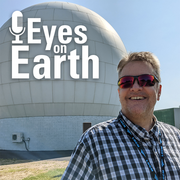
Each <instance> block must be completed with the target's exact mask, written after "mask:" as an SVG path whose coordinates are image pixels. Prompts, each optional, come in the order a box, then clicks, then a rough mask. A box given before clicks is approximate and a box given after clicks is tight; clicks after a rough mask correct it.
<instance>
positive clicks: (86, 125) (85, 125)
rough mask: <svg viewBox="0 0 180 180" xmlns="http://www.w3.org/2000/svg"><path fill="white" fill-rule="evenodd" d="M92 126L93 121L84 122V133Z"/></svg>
mask: <svg viewBox="0 0 180 180" xmlns="http://www.w3.org/2000/svg"><path fill="white" fill-rule="evenodd" d="M90 127H91V123H83V133H84V132H85V131H86V130H87V129H89V128H90Z"/></svg>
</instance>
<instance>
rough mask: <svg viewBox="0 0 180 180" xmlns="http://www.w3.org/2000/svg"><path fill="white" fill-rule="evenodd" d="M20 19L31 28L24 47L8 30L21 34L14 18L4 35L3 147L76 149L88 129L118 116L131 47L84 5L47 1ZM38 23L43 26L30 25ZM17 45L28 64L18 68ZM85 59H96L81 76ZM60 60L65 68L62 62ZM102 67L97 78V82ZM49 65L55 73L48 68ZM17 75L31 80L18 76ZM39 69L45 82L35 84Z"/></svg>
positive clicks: (0, 79)
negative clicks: (122, 67) (122, 64)
mask: <svg viewBox="0 0 180 180" xmlns="http://www.w3.org/2000/svg"><path fill="white" fill-rule="evenodd" d="M21 13H22V15H23V17H22V18H23V26H22V27H23V28H25V32H24V33H23V34H22V35H20V37H19V38H20V40H22V41H23V43H22V44H18V43H17V44H16V43H13V42H12V41H14V40H15V37H16V36H15V35H13V34H12V33H11V32H10V30H9V27H10V29H12V31H13V30H15V31H16V29H15V26H14V27H13V25H12V20H11V19H9V20H8V21H7V22H6V23H5V24H4V25H3V26H2V27H1V29H0V54H1V56H0V135H1V138H0V149H3V150H20V151H24V150H26V149H25V145H27V146H26V148H27V149H29V151H51V150H52V151H54V150H72V149H74V147H75V145H76V143H77V141H78V139H79V138H80V136H81V134H82V133H83V131H85V130H86V129H87V128H88V127H90V126H93V125H94V124H97V123H99V122H102V121H105V120H108V119H110V118H113V117H115V116H117V114H118V111H119V110H120V102H119V97H118V93H117V79H118V78H117V71H116V67H117V64H118V62H119V60H120V59H121V58H122V56H123V55H124V54H125V53H126V49H125V47H124V45H123V43H122V41H121V39H120V37H119V35H118V34H117V33H116V31H115V30H114V29H113V28H112V26H111V25H110V24H109V23H108V22H107V21H106V20H104V19H103V18H102V17H100V16H99V15H98V14H97V13H95V12H93V11H91V10H89V9H87V8H85V7H82V6H79V5H76V4H72V3H67V2H46V3H41V4H37V5H33V6H31V7H28V8H26V9H24V10H22V11H21ZM32 18H34V20H35V19H36V20H37V21H36V22H35V21H34V23H30V22H31V21H30V20H31V19H32ZM38 18H40V21H39V20H38ZM17 21H18V20H17ZM30 25H32V26H33V27H31V28H32V29H33V30H32V31H34V32H33V33H32V34H33V39H34V40H40V41H41V42H40V43H34V42H35V41H34V42H33V43H31V42H30V40H29V39H30V33H29V32H30V30H29V29H30ZM78 27H79V29H78ZM84 27H85V28H86V30H85V29H83V28H84ZM76 28H77V29H76ZM75 29H76V30H75ZM14 33H15V34H16V35H17V34H18V32H14ZM28 33H29V34H28ZM51 33H52V34H51ZM45 34H46V35H49V39H48V37H47V36H46V35H45ZM62 34H64V36H62V37H60V36H61V35H62ZM51 35H52V37H51ZM68 38H69V41H68V40H67V39H68ZM75 38H76V39H75ZM50 39H51V40H50ZM67 41H68V43H67ZM47 44H48V46H49V49H48V47H47ZM64 45H65V46H64ZM18 46H19V47H20V49H21V47H23V46H24V47H26V50H22V49H21V50H20V51H19V52H18V55H17V56H18V57H19V59H22V61H23V62H22V63H20V61H19V64H17V63H16V62H17V61H16V60H18V59H17V57H16V56H15V55H14V54H13V55H12V50H13V48H14V47H18ZM63 48H65V49H64V50H63ZM86 48H87V49H86ZM75 53H76V55H75ZM85 53H86V54H87V53H88V57H86V58H89V59H90V60H89V61H88V70H87V69H86V70H85V72H83V67H84V66H83V65H82V63H83V58H84V57H85ZM40 55H43V56H41V58H40V59H39V61H35V59H36V57H40ZM63 55H64V59H60V58H61V57H62V56H63ZM70 55H72V56H71V58H72V60H70V59H68V58H69V56H70ZM77 56H78V57H79V59H78V58H77V59H76V60H75V59H74V58H75V57H77ZM43 57H46V58H47V60H46V61H45V59H43ZM93 58H94V59H95V60H94V61H93V60H92V61H91V59H93ZM24 59H25V60H24ZM55 59H56V60H57V61H58V60H59V61H61V60H62V61H63V62H61V63H60V64H58V63H57V64H56V63H55V62H56V60H55ZM59 61H58V62H59ZM97 61H98V62H99V69H98V71H97V72H98V74H99V75H98V76H99V77H98V78H97V77H96V78H94V74H93V73H94V71H95V68H96V67H95V65H97V64H98V63H96V62H97ZM45 62H47V64H48V63H49V64H48V65H49V66H48V67H50V68H48V67H47V66H46V68H43V63H45ZM75 62H76V63H75ZM13 63H15V64H16V65H14V64H13ZM12 64H13V66H12ZM38 64H39V65H40V66H41V68H39V72H38V70H37V69H38V67H39V66H38ZM94 64H95V65H94ZM57 65H59V66H57ZM35 67H36V68H35ZM13 70H14V71H18V72H19V74H22V73H25V74H28V75H29V76H28V78H12V77H13ZM35 70H36V72H37V73H39V77H40V76H41V77H42V78H39V79H38V78H37V76H36V74H35ZM48 70H49V71H48ZM96 70H97V69H96ZM45 71H46V73H47V74H48V75H49V76H48V75H47V76H45ZM73 73H74V75H72V74H73ZM83 73H84V74H86V77H85V75H83ZM55 74H56V76H55ZM43 75H44V76H43ZM23 142H24V143H23Z"/></svg>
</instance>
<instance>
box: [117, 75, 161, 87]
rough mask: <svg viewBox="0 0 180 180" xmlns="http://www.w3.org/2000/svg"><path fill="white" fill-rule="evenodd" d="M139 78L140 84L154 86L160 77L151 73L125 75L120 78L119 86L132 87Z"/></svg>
mask: <svg viewBox="0 0 180 180" xmlns="http://www.w3.org/2000/svg"><path fill="white" fill-rule="evenodd" d="M136 79H137V82H138V84H139V86H141V87H144V86H154V84H155V83H156V81H157V82H159V80H158V78H157V77H156V76H153V75H150V74H142V75H139V76H123V77H121V78H120V79H119V80H118V86H119V87H120V88H131V87H133V84H134V82H135V80H136Z"/></svg>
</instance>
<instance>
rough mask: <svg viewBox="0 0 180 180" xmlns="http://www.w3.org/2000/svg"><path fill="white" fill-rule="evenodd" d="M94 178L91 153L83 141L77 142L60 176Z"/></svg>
mask: <svg viewBox="0 0 180 180" xmlns="http://www.w3.org/2000/svg"><path fill="white" fill-rule="evenodd" d="M84 179H89V180H93V179H95V175H94V170H93V163H92V155H90V154H89V153H88V152H87V149H86V147H85V145H84V144H83V143H79V144H78V145H77V146H76V148H75V150H74V152H73V154H72V155H71V160H70V162H69V164H68V166H67V168H66V170H65V172H64V174H63V176H62V178H61V180H84Z"/></svg>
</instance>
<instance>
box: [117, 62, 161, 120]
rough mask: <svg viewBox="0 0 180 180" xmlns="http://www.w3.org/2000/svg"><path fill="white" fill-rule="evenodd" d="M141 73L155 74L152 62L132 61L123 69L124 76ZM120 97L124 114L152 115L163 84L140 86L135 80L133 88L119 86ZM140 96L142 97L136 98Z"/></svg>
mask: <svg viewBox="0 0 180 180" xmlns="http://www.w3.org/2000/svg"><path fill="white" fill-rule="evenodd" d="M141 74H151V75H154V71H153V68H152V66H151V64H149V63H147V62H143V61H132V62H129V63H128V64H126V65H125V66H124V68H123V69H122V71H121V74H120V77H122V76H130V75H132V76H138V75H141ZM118 93H119V99H120V102H121V106H122V112H123V114H124V115H125V116H126V117H127V118H128V117H129V118H130V117H135V116H136V117H137V116H141V115H145V116H146V115H151V114H153V111H154V106H155V104H156V101H157V100H159V98H160V95H161V85H158V83H157V82H156V83H155V85H154V86H150V87H140V86H139V84H138V82H137V80H135V83H134V85H133V86H132V88H124V89H123V88H122V89H121V88H120V87H119V88H118ZM135 97H140V99H135Z"/></svg>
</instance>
